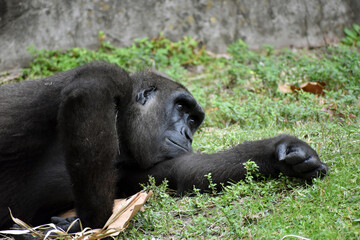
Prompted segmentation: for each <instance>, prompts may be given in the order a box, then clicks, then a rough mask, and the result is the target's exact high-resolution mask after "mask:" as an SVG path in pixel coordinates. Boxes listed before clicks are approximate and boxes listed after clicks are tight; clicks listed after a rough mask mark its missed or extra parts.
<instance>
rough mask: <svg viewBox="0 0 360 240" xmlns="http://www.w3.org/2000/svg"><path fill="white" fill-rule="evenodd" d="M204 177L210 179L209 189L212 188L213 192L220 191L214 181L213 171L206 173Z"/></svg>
mask: <svg viewBox="0 0 360 240" xmlns="http://www.w3.org/2000/svg"><path fill="white" fill-rule="evenodd" d="M204 177H205V178H206V179H207V180H208V181H209V189H210V191H211V193H212V194H216V193H217V192H218V189H217V187H216V186H217V184H216V183H214V182H213V180H212V177H211V173H208V174H206V175H204Z"/></svg>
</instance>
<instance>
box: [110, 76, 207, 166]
mask: <svg viewBox="0 0 360 240" xmlns="http://www.w3.org/2000/svg"><path fill="white" fill-rule="evenodd" d="M131 79H132V81H133V93H132V98H131V104H129V105H128V108H127V109H126V111H125V113H124V115H125V118H122V119H125V121H119V122H118V125H117V126H118V131H120V132H119V135H121V136H122V137H121V139H124V138H123V136H125V137H126V140H125V141H123V142H120V151H125V152H126V153H127V154H130V155H131V156H129V157H130V158H131V159H136V161H137V164H138V165H139V166H140V167H141V168H149V167H150V166H152V165H154V164H156V163H157V162H160V161H163V160H166V159H170V158H174V157H176V156H179V155H181V154H184V153H187V152H192V146H191V144H192V139H193V135H194V133H195V131H196V130H197V129H198V128H199V126H200V125H201V123H202V121H203V120H204V117H205V114H204V111H203V109H202V108H201V106H200V105H199V104H198V103H197V102H196V100H195V99H194V97H193V96H192V95H191V94H190V93H189V91H188V90H187V89H186V88H185V87H184V86H183V85H181V84H179V83H176V82H174V81H172V80H171V79H170V78H169V77H168V76H167V75H165V74H163V73H160V72H156V71H150V70H147V71H142V72H138V73H135V74H133V75H132V76H131ZM164 123H166V124H164ZM119 139H120V138H119ZM123 153H124V152H121V154H123Z"/></svg>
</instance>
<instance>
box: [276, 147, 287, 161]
mask: <svg viewBox="0 0 360 240" xmlns="http://www.w3.org/2000/svg"><path fill="white" fill-rule="evenodd" d="M286 148H287V146H286V144H284V143H281V144H280V145H279V146H277V148H276V152H277V155H278V159H279V161H284V160H285V157H286Z"/></svg>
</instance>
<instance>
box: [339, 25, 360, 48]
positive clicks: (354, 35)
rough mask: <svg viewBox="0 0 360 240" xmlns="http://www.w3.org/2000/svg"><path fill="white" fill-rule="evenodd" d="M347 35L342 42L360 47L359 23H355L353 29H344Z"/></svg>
mask: <svg viewBox="0 0 360 240" xmlns="http://www.w3.org/2000/svg"><path fill="white" fill-rule="evenodd" d="M344 33H345V37H344V38H343V39H342V40H341V42H342V43H343V44H345V45H348V46H356V47H360V26H359V25H357V24H354V25H353V28H352V29H349V28H345V29H344Z"/></svg>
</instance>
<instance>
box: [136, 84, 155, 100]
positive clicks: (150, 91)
mask: <svg viewBox="0 0 360 240" xmlns="http://www.w3.org/2000/svg"><path fill="white" fill-rule="evenodd" d="M156 90H157V88H156V87H155V86H151V87H149V88H147V89H142V90H141V91H140V92H139V93H138V94H137V95H136V101H137V102H138V103H141V104H142V105H144V104H145V103H146V102H147V101H148V100H149V99H150V98H151V97H152V96H153V95H154V93H155V92H156Z"/></svg>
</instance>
